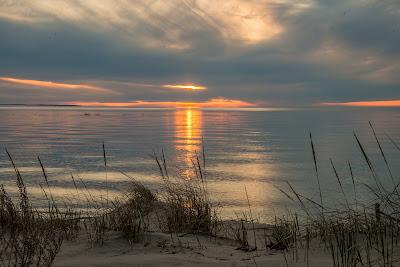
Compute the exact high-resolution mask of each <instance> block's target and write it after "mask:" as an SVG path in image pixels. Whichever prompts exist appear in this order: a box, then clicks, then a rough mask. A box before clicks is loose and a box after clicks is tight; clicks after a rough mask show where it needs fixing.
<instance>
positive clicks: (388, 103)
mask: <svg viewBox="0 0 400 267" xmlns="http://www.w3.org/2000/svg"><path fill="white" fill-rule="evenodd" d="M320 106H327V107H400V99H396V100H380V101H356V102H326V103H321V104H320Z"/></svg>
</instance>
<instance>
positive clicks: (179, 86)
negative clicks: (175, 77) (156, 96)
mask: <svg viewBox="0 0 400 267" xmlns="http://www.w3.org/2000/svg"><path fill="white" fill-rule="evenodd" d="M162 87H164V88H171V89H184V90H189V91H197V90H206V89H207V87H205V86H201V85H192V84H164V85H163V86H162Z"/></svg>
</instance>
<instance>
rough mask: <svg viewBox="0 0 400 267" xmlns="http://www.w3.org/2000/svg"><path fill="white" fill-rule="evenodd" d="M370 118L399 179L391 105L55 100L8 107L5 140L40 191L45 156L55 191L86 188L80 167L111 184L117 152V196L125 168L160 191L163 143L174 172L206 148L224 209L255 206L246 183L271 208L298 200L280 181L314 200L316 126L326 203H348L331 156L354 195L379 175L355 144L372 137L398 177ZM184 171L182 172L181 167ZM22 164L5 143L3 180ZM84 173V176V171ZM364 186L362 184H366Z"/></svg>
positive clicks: (258, 205)
mask: <svg viewBox="0 0 400 267" xmlns="http://www.w3.org/2000/svg"><path fill="white" fill-rule="evenodd" d="M368 121H371V122H372V123H373V124H374V126H375V129H376V131H377V135H378V137H379V139H380V140H381V142H382V147H383V149H384V151H385V153H386V156H387V158H388V160H389V164H390V167H391V168H392V172H393V174H394V176H395V177H394V179H397V178H400V177H399V174H400V164H399V160H398V158H399V155H400V151H399V150H396V148H395V146H394V145H393V144H392V143H391V142H390V140H389V139H388V138H387V136H386V135H385V133H387V134H388V135H389V136H391V137H392V138H393V140H394V141H395V142H397V143H398V144H400V124H399V122H400V110H399V109H395V108H393V109H389V108H346V109H344V108H340V109H339V108H323V109H322V108H321V109H319V108H314V109H256V110H240V109H238V110H199V109H177V110H175V109H172V110H165V109H153V110H149V109H82V108H46V107H40V108H39V107H2V108H0V146H1V147H2V148H7V149H8V150H9V151H10V153H11V154H12V155H13V157H14V159H15V162H16V164H17V166H18V167H19V169H20V171H21V173H22V175H23V177H24V179H25V183H26V184H27V185H28V187H29V188H30V190H29V193H30V194H31V195H32V196H33V198H34V199H35V198H38V199H39V198H41V197H42V196H41V195H42V194H41V190H40V187H39V184H40V183H42V184H43V183H44V181H43V178H42V176H41V175H40V174H41V172H40V166H39V164H38V161H37V156H40V158H41V159H42V161H43V163H44V165H45V166H46V167H47V171H48V173H49V180H50V184H51V186H52V192H53V194H56V195H57V196H60V197H67V196H73V195H79V194H77V192H76V191H75V189H74V186H73V182H72V180H71V174H72V175H74V176H75V177H76V178H77V177H81V178H82V180H83V181H85V183H86V184H87V187H88V189H89V190H92V191H93V192H102V191H101V190H102V189H104V188H105V184H106V177H105V172H104V165H103V164H104V163H103V156H102V142H103V141H104V143H105V146H106V150H107V158H108V165H109V169H108V175H107V179H108V186H109V187H111V188H113V189H112V190H111V189H110V192H109V194H110V196H112V197H114V196H115V195H116V194H118V193H117V192H118V191H119V190H121V191H123V190H124V189H126V187H127V181H128V180H129V179H128V178H126V177H125V176H123V175H122V174H121V173H120V171H123V172H125V173H127V174H129V175H130V176H132V177H134V178H136V179H137V180H140V181H143V183H145V184H146V185H148V186H150V187H152V188H153V189H155V190H157V189H159V185H160V181H161V180H160V178H159V173H158V168H157V166H156V164H155V162H154V161H153V160H152V159H151V157H150V156H149V155H150V154H152V153H153V151H155V152H157V153H160V151H161V149H163V150H164V152H165V155H166V157H167V163H168V166H169V168H170V169H171V172H174V171H176V172H180V173H181V174H182V175H190V172H189V171H187V170H188V169H190V168H191V165H192V162H191V158H192V157H193V155H194V154H195V153H196V151H197V152H198V153H199V154H200V153H201V150H202V149H201V141H202V139H203V140H204V144H205V151H206V171H207V179H208V185H209V188H210V191H211V193H212V197H213V199H214V200H215V201H218V202H219V203H220V204H221V205H222V206H223V207H224V209H223V214H225V215H226V216H231V215H232V214H233V212H234V211H240V210H242V209H246V208H247V200H246V194H245V189H244V187H245V186H246V188H247V191H248V194H249V198H250V202H251V205H252V208H253V209H254V210H256V211H257V212H261V213H264V214H266V215H267V216H271V215H273V214H274V212H280V211H282V210H283V209H284V208H285V206H286V205H288V204H289V201H288V199H287V198H286V197H285V196H283V195H282V194H281V193H280V192H279V191H278V190H276V188H275V186H277V187H280V188H287V186H286V184H285V181H289V182H290V183H291V184H293V186H295V188H296V189H297V190H298V191H299V192H301V193H303V194H304V195H307V196H309V197H312V198H313V199H315V200H318V198H317V188H318V187H317V182H316V178H315V172H314V165H313V160H312V153H311V148H310V140H309V132H310V131H311V132H312V134H313V138H314V142H315V145H316V152H317V157H318V163H319V169H320V172H321V173H320V177H321V184H322V191H323V193H324V198H325V199H327V202H329V203H333V202H332V201H333V200H338V201H342V200H343V195H342V194H341V191H340V189H339V187H338V183H337V180H336V178H335V176H334V174H333V171H332V168H331V166H330V163H329V159H330V158H332V160H333V162H334V163H335V165H336V166H337V169H338V172H339V175H340V176H341V179H342V182H343V184H344V187H345V189H346V194H347V197H348V198H352V197H353V196H354V195H353V189H352V188H353V187H352V182H351V179H350V174H349V170H348V160H349V161H350V162H351V164H352V166H353V169H354V173H355V177H356V182H357V183H358V184H362V183H364V182H365V183H371V184H372V179H371V175H370V173H369V172H368V168H367V165H366V164H365V162H364V159H363V157H362V154H361V152H360V149H359V148H358V146H357V143H356V142H355V138H354V135H353V131H355V132H356V133H357V134H358V136H359V138H360V141H361V142H362V143H363V144H364V145H365V147H366V150H367V152H368V153H369V154H370V156H371V158H372V159H373V162H374V166H375V168H376V169H377V172H379V173H380V177H381V179H382V180H385V181H386V182H389V180H390V179H391V178H389V175H388V173H387V170H386V168H385V165H384V162H383V160H382V157H381V155H380V152H379V150H378V146H377V144H376V142H375V139H374V137H373V134H372V131H371V128H370V127H369V125H368ZM178 169H179V170H178ZM14 177H15V176H14V174H13V170H12V168H11V165H10V162H9V160H8V158H7V155H6V153H5V150H3V149H2V150H1V151H0V183H4V184H5V185H6V186H7V188H10V190H12V186H13V185H14V184H15V178H14ZM77 179H78V178H77ZM360 186H361V185H360Z"/></svg>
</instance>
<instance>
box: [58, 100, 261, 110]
mask: <svg viewBox="0 0 400 267" xmlns="http://www.w3.org/2000/svg"><path fill="white" fill-rule="evenodd" d="M65 104H69V105H79V106H85V107H166V108H243V107H255V106H256V104H254V103H250V102H246V101H242V100H235V99H225V98H213V99H210V100H207V101H202V102H181V101H143V100H139V101H131V102H84V101H73V102H67V103H65Z"/></svg>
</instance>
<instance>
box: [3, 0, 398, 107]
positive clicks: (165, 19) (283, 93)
mask: <svg viewBox="0 0 400 267" xmlns="http://www.w3.org/2000/svg"><path fill="white" fill-rule="evenodd" d="M221 5H222V6H221ZM399 10H400V4H399V2H398V1H396V0H385V1H378V2H377V1H373V0H365V1H356V0H350V1H345V0H338V1H323V0H296V1H295V0H260V1H251V0H249V1H244V0H243V1H239V0H228V1H224V2H223V3H222V4H221V3H220V2H218V3H216V2H215V1H208V0H184V1H177V0H176V1H175V0H171V1H150V2H149V1H144V0H143V1H140V0H137V1H129V0H124V1H117V2H116V1H111V0H104V1H100V2H99V1H94V0H86V1H80V0H76V1H63V0H59V1H47V0H41V1H39V0H29V1H27V0H21V1H6V2H4V1H3V2H0V36H2V41H1V42H0V61H1V62H2V63H1V64H2V69H1V72H2V73H1V76H7V77H8V76H10V77H34V78H35V79H37V80H39V81H71V83H73V84H87V85H93V86H98V87H101V88H111V89H112V91H114V92H117V93H119V94H118V95H111V94H109V95H107V94H93V95H87V93H88V92H90V90H82V91H79V90H77V91H76V94H73V95H72V94H64V93H63V92H61V90H57V91H60V92H56V90H54V91H53V93H52V94H51V96H50V95H47V94H39V93H37V94H30V93H29V92H22V91H19V94H18V96H17V95H16V94H15V93H14V92H13V91H12V89H14V88H8V87H6V86H5V85H4V84H0V87H1V89H2V90H0V98H1V99H2V102H13V103H15V102H16V101H18V102H24V103H28V102H29V103H37V102H55V101H56V102H63V101H85V102H90V101H93V102H127V100H134V99H142V100H144V101H160V102H168V101H172V102H175V101H177V102H179V101H181V102H204V101H207V100H208V99H213V98H217V97H218V96H224V97H225V98H227V99H241V100H242V101H247V102H255V101H257V103H258V102H264V103H268V104H271V105H310V104H314V103H321V102H351V101H368V100H374V99H397V98H398V96H399V93H398V86H399V85H400V75H399V73H400V63H399V62H400V50H399V48H398V47H400V46H398V45H397V44H398V43H399V42H400V40H399V38H400V37H399V36H400V34H399V32H400V23H399V21H400V19H399V17H400V11H399ZM73 81H75V82H73ZM83 81H84V82H83ZM171 81H174V83H176V84H177V85H192V84H202V85H203V84H206V85H207V90H204V91H202V92H201V93H199V94H193V92H191V91H190V90H163V87H162V85H167V84H170V83H171ZM170 85H174V84H170ZM27 91H28V90H27ZM81 92H85V95H83V94H81ZM57 96H58V97H57Z"/></svg>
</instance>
